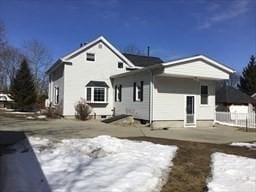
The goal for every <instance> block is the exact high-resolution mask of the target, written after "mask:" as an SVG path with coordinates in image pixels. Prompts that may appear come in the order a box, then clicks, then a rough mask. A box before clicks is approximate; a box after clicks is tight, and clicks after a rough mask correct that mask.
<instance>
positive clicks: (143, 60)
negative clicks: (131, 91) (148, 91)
mask: <svg viewBox="0 0 256 192" xmlns="http://www.w3.org/2000/svg"><path fill="white" fill-rule="evenodd" d="M123 55H124V56H125V57H126V58H127V59H129V60H130V61H131V62H132V63H133V64H134V65H135V66H137V67H148V66H151V65H155V64H160V63H163V60H162V59H160V58H159V57H151V56H144V55H135V54H130V53H123Z"/></svg>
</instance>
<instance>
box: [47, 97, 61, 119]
mask: <svg viewBox="0 0 256 192" xmlns="http://www.w3.org/2000/svg"><path fill="white" fill-rule="evenodd" d="M62 106H63V102H62V101H61V103H60V104H59V105H58V106H52V104H51V103H50V105H49V107H47V108H46V111H45V114H44V115H46V116H47V117H48V118H51V119H59V118H61V117H63V115H62V111H63V107H62Z"/></svg>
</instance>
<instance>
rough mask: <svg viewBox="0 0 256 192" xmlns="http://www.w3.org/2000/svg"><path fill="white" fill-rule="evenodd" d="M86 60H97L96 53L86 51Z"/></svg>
mask: <svg viewBox="0 0 256 192" xmlns="http://www.w3.org/2000/svg"><path fill="white" fill-rule="evenodd" d="M86 60H87V61H95V54H94V53H86Z"/></svg>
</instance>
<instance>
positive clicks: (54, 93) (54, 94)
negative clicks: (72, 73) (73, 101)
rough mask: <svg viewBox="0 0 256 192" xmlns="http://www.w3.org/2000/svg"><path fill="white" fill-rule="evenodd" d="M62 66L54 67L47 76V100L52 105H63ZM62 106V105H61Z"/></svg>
mask: <svg viewBox="0 0 256 192" xmlns="http://www.w3.org/2000/svg"><path fill="white" fill-rule="evenodd" d="M63 71H64V66H63V65H62V66H60V67H58V68H57V69H55V70H54V71H53V72H52V73H51V75H50V78H49V93H48V95H49V101H50V102H51V103H52V104H53V105H63V100H64V73H63ZM62 107H63V106H62Z"/></svg>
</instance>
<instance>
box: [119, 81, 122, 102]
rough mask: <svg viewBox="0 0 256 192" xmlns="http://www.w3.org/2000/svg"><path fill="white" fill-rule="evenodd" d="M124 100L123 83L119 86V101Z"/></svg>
mask: <svg viewBox="0 0 256 192" xmlns="http://www.w3.org/2000/svg"><path fill="white" fill-rule="evenodd" d="M121 100H122V85H119V87H118V101H121Z"/></svg>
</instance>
